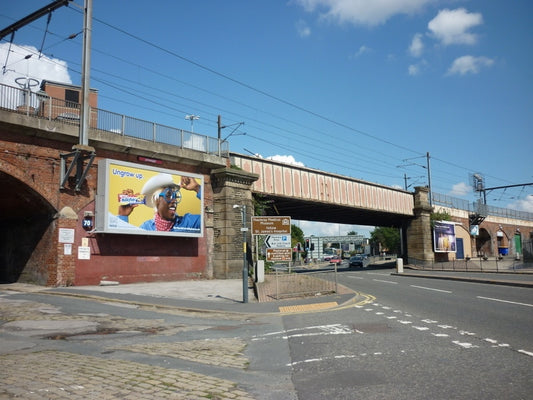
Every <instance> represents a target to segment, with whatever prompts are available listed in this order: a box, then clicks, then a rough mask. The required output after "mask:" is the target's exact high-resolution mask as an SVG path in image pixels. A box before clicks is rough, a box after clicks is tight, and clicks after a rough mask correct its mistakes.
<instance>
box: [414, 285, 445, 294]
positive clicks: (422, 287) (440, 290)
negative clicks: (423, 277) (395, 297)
mask: <svg viewBox="0 0 533 400" xmlns="http://www.w3.org/2000/svg"><path fill="white" fill-rule="evenodd" d="M410 286H411V287H414V288H418V289H426V290H433V291H435V292H443V293H452V292H451V291H449V290H442V289H435V288H430V287H425V286H416V285H410Z"/></svg>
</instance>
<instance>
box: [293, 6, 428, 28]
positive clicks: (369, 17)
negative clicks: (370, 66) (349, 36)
mask: <svg viewBox="0 0 533 400" xmlns="http://www.w3.org/2000/svg"><path fill="white" fill-rule="evenodd" d="M294 2H295V3H296V4H299V5H300V6H302V7H303V8H304V9H305V10H306V11H308V12H314V11H315V10H320V17H321V18H323V19H326V20H329V21H333V22H337V23H341V24H343V23H349V24H353V25H366V26H376V25H380V24H383V23H385V22H386V21H387V20H388V19H389V18H391V17H393V16H394V15H397V14H412V13H415V12H417V11H419V10H421V9H422V8H423V7H424V6H425V5H426V4H428V3H430V2H431V0H294Z"/></svg>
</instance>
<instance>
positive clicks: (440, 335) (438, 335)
mask: <svg viewBox="0 0 533 400" xmlns="http://www.w3.org/2000/svg"><path fill="white" fill-rule="evenodd" d="M432 335H433V336H436V337H449V336H450V335H448V334H447V333H432Z"/></svg>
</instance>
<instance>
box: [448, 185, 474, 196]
mask: <svg viewBox="0 0 533 400" xmlns="http://www.w3.org/2000/svg"><path fill="white" fill-rule="evenodd" d="M470 192H472V187H471V186H470V185H469V184H467V183H464V182H459V183H456V184H455V185H453V186H452V191H451V192H450V195H452V196H465V195H467V194H469V193H470Z"/></svg>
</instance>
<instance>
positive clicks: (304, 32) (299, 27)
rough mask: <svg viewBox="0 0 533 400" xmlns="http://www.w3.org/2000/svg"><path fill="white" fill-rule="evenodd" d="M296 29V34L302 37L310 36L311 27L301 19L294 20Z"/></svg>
mask: <svg viewBox="0 0 533 400" xmlns="http://www.w3.org/2000/svg"><path fill="white" fill-rule="evenodd" d="M296 31H297V32H298V36H300V37H302V38H305V37H308V36H311V28H310V27H309V26H308V25H307V23H306V22H305V21H303V20H299V21H298V22H296Z"/></svg>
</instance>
